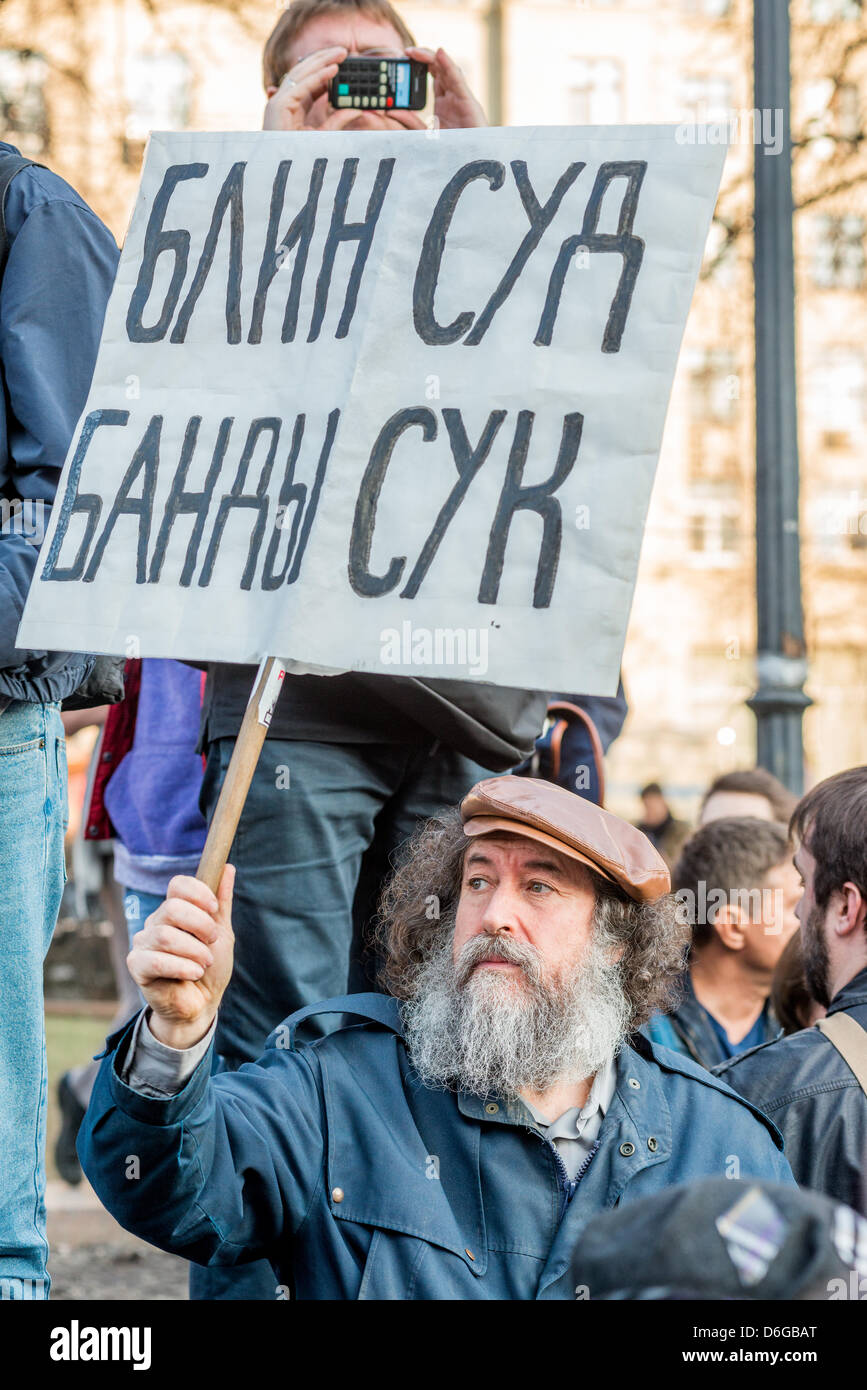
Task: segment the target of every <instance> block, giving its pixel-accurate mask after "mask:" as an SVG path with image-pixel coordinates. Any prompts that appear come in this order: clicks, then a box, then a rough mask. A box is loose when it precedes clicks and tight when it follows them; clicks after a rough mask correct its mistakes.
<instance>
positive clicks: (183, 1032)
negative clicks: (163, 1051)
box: [145, 1009, 217, 1052]
mask: <svg viewBox="0 0 867 1390" xmlns="http://www.w3.org/2000/svg"><path fill="white" fill-rule="evenodd" d="M216 1016H217V1012H216V1010H214V1012H213V1013H209V1014H202V1015H200V1017H199V1018H197V1019H195V1020H194V1021H193V1022H192V1023H170V1022H169V1021H168V1020H167V1019H164V1018H160V1016H159V1014H155V1013H154V1011H153V1009H151V1010H150V1011H149V1012H148V1013H147V1014H146V1016H145V1027H146V1028H147V1029H148V1030H149V1032H150V1033H152V1035H153V1036H154V1037H155V1038H156V1040H157V1042H161V1043H162V1044H163V1046H164V1047H173V1048H174V1049H175V1050H176V1051H178V1052H184V1051H186V1050H187V1049H188V1048H190V1047H195V1045H196V1043H199V1042H201V1041H202V1039H203V1038H204V1037H205V1036H206V1035H207V1034H208V1033H209V1032H210V1030H211V1025H212V1023H213V1022H214V1019H215V1018H216Z"/></svg>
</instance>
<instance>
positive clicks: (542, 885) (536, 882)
mask: <svg viewBox="0 0 867 1390" xmlns="http://www.w3.org/2000/svg"><path fill="white" fill-rule="evenodd" d="M536 888H541V889H542V893H550V891H551V885H550V883H542V881H541V879H534V881H533V882H532V883H531V884H530V891H531V892H533V891H534V890H535V889H536ZM541 896H542V894H540V893H537V894H536V897H541Z"/></svg>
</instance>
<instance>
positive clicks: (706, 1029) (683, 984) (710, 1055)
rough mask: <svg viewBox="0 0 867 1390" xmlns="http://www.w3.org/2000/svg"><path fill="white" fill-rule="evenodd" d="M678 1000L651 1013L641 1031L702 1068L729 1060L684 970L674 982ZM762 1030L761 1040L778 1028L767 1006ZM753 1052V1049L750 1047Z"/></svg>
mask: <svg viewBox="0 0 867 1390" xmlns="http://www.w3.org/2000/svg"><path fill="white" fill-rule="evenodd" d="M678 989H679V991H680V996H679V998H680V1002H679V1003H678V1004H677V1006H676V1007H675V1008H674V1009H672V1010H671V1013H667V1014H654V1016H653V1018H652V1019H651V1020H650V1022H649V1023H646V1024H645V1025H644V1028H643V1029H642V1032H643V1033H645V1034H646V1036H647V1037H648V1038H649V1039H650V1041H651V1042H653V1043H656V1044H657V1045H658V1046H660V1047H670V1048H673V1050H674V1051H675V1052H681V1053H682V1054H683V1055H684V1056H685V1057H694V1058H695V1060H696V1061H697V1062H700V1063H701V1065H702V1066H703V1067H707V1068H708V1069H710V1068H711V1067H716V1066H718V1065H719V1064H720V1063H721V1062H725V1061H728V1060H730V1059H729V1058H727V1057H726V1054H725V1052H724V1051H723V1046H722V1043H721V1042H720V1040H719V1037H718V1036H717V1034H716V1031H715V1029H714V1027H713V1024H712V1023H711V1021H710V1019H709V1018H708V1016H707V1013H706V1011H705V1010H704V1009H703V1008H702V1006H701V1004H700V1003H699V1002H698V1000H697V999H696V997H695V990H694V989H693V987H692V977H691V975H690V973H689V971H688V970H685V971H684V972H683V974H682V975H681V977H680V982H679V984H678ZM762 1020H763V1023H764V1029H765V1038H764V1041H765V1042H770V1041H772V1039H774V1038H776V1037H777V1036H778V1035H779V1032H780V1028H779V1024H778V1023H777V1021H776V1019H775V1018H774V1016H773V1014H772V1013H771V1010H770V1006H769V1005H768V1006H766V1008H765V1010H764V1013H763V1014H762ZM750 1050H751V1051H754V1050H755V1049H750Z"/></svg>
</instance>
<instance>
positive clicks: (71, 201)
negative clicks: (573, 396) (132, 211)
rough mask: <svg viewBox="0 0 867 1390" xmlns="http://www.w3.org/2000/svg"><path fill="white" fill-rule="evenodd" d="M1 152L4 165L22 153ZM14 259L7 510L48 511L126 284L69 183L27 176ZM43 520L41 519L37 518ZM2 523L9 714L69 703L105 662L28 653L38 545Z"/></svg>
mask: <svg viewBox="0 0 867 1390" xmlns="http://www.w3.org/2000/svg"><path fill="white" fill-rule="evenodd" d="M17 153H18V151H17V150H16V149H15V146H14V145H8V144H6V143H4V142H3V141H0V154H17ZM5 206H6V232H7V236H8V242H9V258H8V260H7V262H6V268H5V272H4V274H3V283H2V292H0V370H2V375H3V385H4V388H5V389H4V390H2V391H0V499H4V500H5V502H6V503H9V502H13V501H14V500H15V499H21V500H22V501H25V502H28V503H29V502H33V503H36V504H41V505H42V506H43V507H44V512H43V520H44V528H43V529H47V524H48V516H49V515H50V510H51V504H52V502H53V501H54V494H55V492H56V490H57V483H58V480H59V478H60V470H61V469H62V467H63V463H64V460H65V458H66V452H67V449H68V447H69V443H70V440H71V439H72V435H73V433H74V431H75V426H76V424H77V422H78V417H79V415H80V414H81V412H82V410H83V409H84V404H85V401H86V399H87V393H88V390H89V388H90V379H91V376H92V375H93V367H94V363H95V361H96V350H97V347H98V345H99V338H100V334H101V332H102V321H103V318H104V316H105V309H106V305H107V303H108V296H109V293H110V291H111V287H112V284H113V283H114V273H115V269H116V266H117V258H118V250H117V246H116V245H115V241H114V237H113V236H112V235H111V233H110V232H109V231H108V229H107V228H106V227H104V226H103V224H102V223H101V222H100V220H99V218H98V217H97V216H96V215H95V213H93V212H91V210H90V208H89V207H88V206H87V204H86V203H85V202H83V201H82V199H81V198H79V196H78V194H77V193H76V192H75V190H74V189H72V188H70V186H69V184H68V183H65V182H64V180H63V179H61V178H59V177H58V176H57V174H52V173H51V172H50V171H49V170H48V169H37V168H29V169H24V170H23V171H22V172H21V173H20V174H18V175H17V176H16V178H15V179H13V181H12V183H11V184H10V185H9V190H8V193H7V195H6V205H5ZM36 519H38V516H37V517H36ZM28 520H29V521H30V523H31V524H30V532H31V539H28V538H27V535H26V534H22V531H21V528H20V527H19V528H18V529H15V528H14V527H13V526H12V525H11V524H10V523H9V519H8V517H7V516H6V515H5V514H4V516H3V517H0V522H3V524H2V525H0V709H2V708H3V707H4V706H5V705H6V704H8V703H9V701H10V700H31V701H50V700H62V699H65V697H66V696H67V695H70V694H71V693H72V692H73V690H76V689H77V688H78V686H79V685H81V684H82V682H83V681H84V680H86V678H87V677H88V676H89V674H90V671H91V668H92V666H93V658H92V657H90V656H86V655H83V654H77V655H72V656H70V654H69V653H67V652H42V651H38V652H27V651H22V650H21V649H19V648H16V645H15V639H16V635H17V632H18V624H19V622H20V620H21V613H22V611H23V608H24V601H25V599H26V597H27V590H28V589H29V587H30V581H31V579H32V578H33V574H34V571H35V569H36V561H37V556H38V545H37V544H35V543H34V540H35V536H34V535H33V532H34V529H35V528H34V526H33V525H32V522H33V520H34V517H33V515H31V516H30V517H29V518H28Z"/></svg>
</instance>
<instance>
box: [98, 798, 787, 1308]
mask: <svg viewBox="0 0 867 1390" xmlns="http://www.w3.org/2000/svg"><path fill="white" fill-rule="evenodd" d="M232 880H233V872H232V870H231V869H230V868H227V870H226V872H225V874H224V876H223V880H222V883H221V886H220V892H219V895H218V898H215V897H214V896H213V895H212V894H211V893H210V891H209V889H207V888H206V887H205V885H204V884H202V883H200V882H199V881H198V880H196V879H190V878H177V879H174V880H173V881H172V884H171V886H170V890H169V897H168V898H167V900H166V902H165V903H164V904H163V905H162V907H161V908H160V909H159V910H158V911H157V912H156V913H154V914H153V916H151V917H149V918H148V919H147V922H146V923H145V927H144V929H143V931H141V932H140V933H139V934H138V936H137V937H136V938H135V940H134V946H133V950H132V952H131V953H130V957H129V965H130V970H131V972H132V975H133V978H134V979H135V980H136V981H137V983H138V984H139V986H140V987H141V989H142V992H143V994H144V997H145V999H146V1000H147V1003H148V1008H147V1009H146V1010H145V1011H144V1012H143V1013H142V1014H140V1015H139V1016H138V1018H137V1019H135V1020H131V1021H130V1023H128V1024H127V1025H126V1027H125V1028H124V1029H122V1030H121V1031H120V1032H119V1033H117V1034H115V1035H114V1036H113V1037H112V1038H110V1039H109V1041H108V1046H107V1051H106V1055H105V1060H104V1061H103V1064H102V1067H101V1069H100V1074H99V1077H98V1079H97V1083H96V1086H95V1088H94V1093H93V1097H92V1099H91V1103H90V1109H89V1111H88V1114H87V1116H86V1118H85V1122H84V1124H83V1126H82V1131H81V1134H80V1137H79V1152H80V1155H81V1161H82V1166H83V1168H84V1171H85V1173H86V1174H87V1176H88V1178H89V1179H90V1181H91V1183H92V1184H93V1186H94V1188H95V1189H96V1191H97V1192H98V1194H99V1196H100V1197H101V1199H102V1201H103V1202H104V1203H105V1205H106V1207H108V1209H109V1211H111V1212H112V1213H113V1214H114V1215H115V1216H116V1218H117V1219H118V1221H120V1223H121V1224H122V1225H124V1226H126V1227H127V1228H128V1229H129V1230H132V1231H134V1232H135V1233H136V1234H137V1235H139V1236H141V1237H143V1238H144V1239H145V1240H149V1241H151V1242H153V1243H154V1244H155V1245H159V1246H161V1247H162V1248H163V1249H165V1250H169V1251H173V1252H175V1253H177V1254H179V1255H184V1256H185V1257H186V1258H188V1259H190V1260H194V1261H197V1262H199V1263H201V1264H205V1265H207V1264H210V1265H233V1264H241V1263H244V1262H246V1261H250V1260H255V1259H261V1258H265V1259H268V1260H269V1261H270V1262H271V1263H272V1265H273V1267H274V1271H275V1297H278V1298H279V1297H286V1296H291V1297H293V1298H303V1299H311V1298H313V1299H320V1298H321V1299H334V1298H394V1299H439V1298H458V1299H463V1298H467V1299H470V1298H504V1299H534V1298H539V1299H553V1298H573V1297H574V1290H573V1289H572V1287H571V1283H570V1280H569V1279H568V1277H565V1278H564V1276H566V1275H567V1271H568V1268H569V1263H570V1258H571V1255H572V1251H573V1248H574V1246H575V1242H576V1238H577V1236H578V1235H579V1233H580V1231H581V1229H582V1228H583V1226H584V1224H585V1223H586V1222H587V1221H589V1220H590V1218H591V1217H592V1216H594V1215H596V1214H597V1213H599V1212H601V1211H604V1210H607V1209H609V1208H610V1207H612V1206H615V1205H617V1204H618V1203H619V1202H627V1201H632V1200H634V1199H635V1198H638V1197H642V1196H647V1195H648V1194H651V1193H654V1192H657V1191H659V1190H660V1189H661V1188H664V1187H667V1186H669V1185H670V1184H674V1183H681V1182H684V1181H687V1180H689V1179H690V1178H694V1177H712V1176H716V1177H720V1176H725V1175H728V1176H731V1177H741V1178H744V1177H749V1176H752V1177H756V1178H766V1179H770V1180H777V1181H783V1182H789V1183H791V1182H792V1177H791V1172H790V1169H789V1167H788V1164H787V1162H786V1160H785V1158H784V1157H783V1155H782V1140H781V1138H780V1135H779V1134H778V1132H777V1130H776V1129H775V1128H774V1126H773V1125H772V1124H771V1123H770V1122H769V1121H768V1120H767V1119H766V1118H765V1117H764V1116H763V1115H762V1114H761V1112H760V1111H758V1110H756V1109H755V1108H754V1107H753V1106H751V1105H750V1104H749V1103H748V1102H745V1101H744V1100H742V1099H741V1098H740V1097H739V1096H736V1095H735V1094H734V1093H733V1092H732V1091H730V1090H729V1088H728V1087H727V1086H726V1085H725V1084H724V1083H722V1082H720V1081H718V1080H717V1079H716V1078H715V1077H713V1076H711V1075H710V1073H709V1072H706V1071H705V1070H704V1069H703V1068H701V1067H699V1066H698V1065H697V1064H695V1063H693V1062H692V1061H691V1060H690V1059H688V1058H685V1057H681V1056H678V1055H676V1054H674V1053H672V1052H668V1051H667V1050H666V1049H664V1048H656V1047H654V1046H653V1045H652V1044H650V1043H649V1042H647V1041H646V1040H645V1039H644V1038H643V1037H642V1036H640V1035H638V1034H637V1033H635V1030H636V1029H637V1028H638V1026H639V1025H640V1024H641V1023H643V1022H644V1021H645V1020H646V1019H647V1018H648V1017H649V1016H650V1014H651V1013H653V1012H654V1011H655V1010H656V1009H659V1008H661V1007H664V1006H665V1002H666V1000H667V996H668V991H669V989H670V987H671V986H672V984H673V983H674V981H675V980H676V979H677V977H678V975H679V973H680V971H681V969H682V967H683V954H684V945H685V942H684V935H685V932H686V930H687V929H686V928H685V927H684V926H682V925H681V923H680V921H679V917H678V914H677V911H676V907H677V904H676V902H675V900H674V899H673V897H672V895H671V893H670V891H669V887H670V885H669V877H668V870H667V869H666V866H665V864H664V862H663V860H662V859H661V858H660V856H659V855H658V854H657V852H656V850H655V849H654V848H653V846H652V845H651V844H650V842H649V841H648V840H647V839H646V837H645V836H644V835H642V834H641V832H640V831H638V830H636V829H635V828H634V827H633V826H630V825H628V824H627V823H626V822H624V821H621V820H619V819H618V818H617V817H616V816H613V815H611V814H610V813H608V812H606V811H603V810H601V809H600V808H599V807H597V806H595V805H593V804H592V803H591V802H588V801H585V800H584V799H583V798H581V797H577V796H574V795H573V794H571V793H570V792H568V791H566V790H565V789H563V788H561V787H557V786H554V785H552V784H550V783H547V782H542V781H534V780H532V779H529V778H523V777H508V776H506V777H494V778H490V779H487V780H485V781H483V782H480V783H478V784H477V785H476V786H475V787H474V788H473V790H472V791H471V792H470V793H469V794H468V795H467V796H466V797H465V798H464V800H463V802H462V803H461V807H460V814H458V813H457V812H454V811H452V812H446V813H444V814H442V815H440V816H438V817H435V818H434V819H433V820H431V821H429V822H428V823H427V824H426V825H425V826H423V827H422V828H421V829H420V830H419V831H418V832H417V833H416V835H415V836H414V837H413V839H412V840H411V841H410V842H409V845H408V848H407V850H406V852H405V854H404V858H403V861H402V863H401V864H400V866H399V867H398V869H397V872H396V873H395V875H394V877H393V879H392V881H391V882H390V884H389V885H388V887H387V889H386V891H385V895H384V899H383V904H382V910H381V915H380V927H379V943H380V947H381V950H382V953H383V955H384V960H385V983H386V984H387V987H388V988H389V990H390V994H359V995H348V996H345V997H342V998H338V999H331V1000H328V1001H327V1002H325V1003H323V1004H321V1005H313V1006H310V1007H308V1008H305V1009H301V1010H300V1011H299V1012H298V1013H296V1014H294V1015H293V1016H292V1017H291V1018H289V1019H287V1020H286V1022H285V1023H284V1024H281V1025H280V1027H278V1028H277V1029H276V1030H275V1032H274V1033H273V1034H272V1035H271V1037H270V1038H269V1041H268V1045H267V1047H266V1050H265V1052H264V1054H263V1055H262V1057H261V1058H260V1059H259V1060H258V1061H257V1062H255V1063H249V1064H246V1065H244V1066H242V1067H241V1068H240V1069H239V1070H238V1071H234V1072H229V1071H225V1072H219V1071H216V1072H214V1074H212V1070H213V1069H212V1047H213V1041H212V1040H213V1032H214V1027H215V1020H216V1016H217V1010H218V1007H219V1003H220V999H221V997H222V994H223V991H224V990H225V988H226V985H227V983H228V980H229V977H230V975H231V968H232V930H231V896H232ZM317 1013H318V1014H334V1013H339V1014H343V1015H345V1016H346V1019H345V1026H344V1027H342V1028H338V1029H337V1030H336V1031H334V1032H331V1033H329V1034H328V1035H327V1036H325V1037H319V1038H316V1039H315V1040H314V1041H312V1042H311V1043H309V1044H306V1045H305V1044H302V1043H301V1042H300V1040H299V1038H298V1036H297V1030H298V1027H299V1025H300V1024H301V1023H302V1022H303V1020H304V1019H306V1018H308V1017H310V1016H312V1015H314V1014H317ZM130 1155H133V1156H134V1157H135V1173H134V1174H133V1176H134V1177H135V1179H136V1180H135V1181H130V1174H129V1171H128V1170H129V1163H130Z"/></svg>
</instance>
